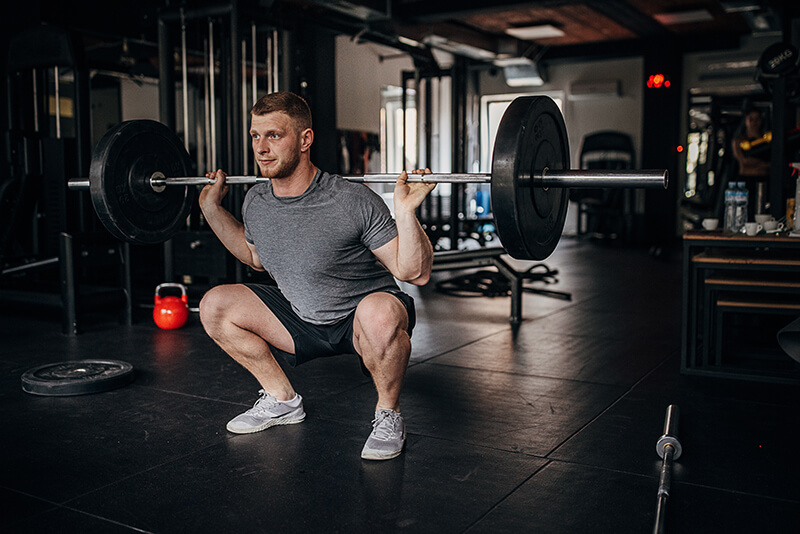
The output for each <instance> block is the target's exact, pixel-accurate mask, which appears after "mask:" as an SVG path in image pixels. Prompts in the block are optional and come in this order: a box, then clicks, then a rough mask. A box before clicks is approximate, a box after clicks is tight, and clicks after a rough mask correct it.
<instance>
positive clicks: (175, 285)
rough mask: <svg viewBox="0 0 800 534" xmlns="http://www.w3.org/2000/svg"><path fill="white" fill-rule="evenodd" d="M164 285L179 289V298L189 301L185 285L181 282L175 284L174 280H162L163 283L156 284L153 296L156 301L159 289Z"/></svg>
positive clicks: (159, 295) (159, 294)
mask: <svg viewBox="0 0 800 534" xmlns="http://www.w3.org/2000/svg"><path fill="white" fill-rule="evenodd" d="M165 287H171V288H175V289H180V290H181V300H182V301H183V302H186V303H188V302H189V297H188V296H186V286H185V285H183V284H176V283H175V282H164V283H163V284H158V286H156V296H155V299H156V302H158V301H159V299H160V298H161V290H162V289H163V288H165Z"/></svg>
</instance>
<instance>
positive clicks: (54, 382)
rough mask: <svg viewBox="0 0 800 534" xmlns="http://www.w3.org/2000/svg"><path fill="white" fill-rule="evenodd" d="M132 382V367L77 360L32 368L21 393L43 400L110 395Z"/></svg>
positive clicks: (108, 362)
mask: <svg viewBox="0 0 800 534" xmlns="http://www.w3.org/2000/svg"><path fill="white" fill-rule="evenodd" d="M132 380H133V366H132V365H131V364H129V363H127V362H121V361H116V360H76V361H68V362H59V363H51V364H47V365H41V366H39V367H34V368H33V369H30V370H28V371H26V372H25V373H24V374H23V375H22V390H23V391H25V392H26V393H33V394H34V395H44V396H46V397H66V396H71V395H86V394H87V393H100V392H102V391H109V390H111V389H115V388H118V387H121V386H124V385H126V384H129V383H130V382H131V381H132Z"/></svg>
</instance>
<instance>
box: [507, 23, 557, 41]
mask: <svg viewBox="0 0 800 534" xmlns="http://www.w3.org/2000/svg"><path fill="white" fill-rule="evenodd" d="M506 33H507V34H508V35H510V36H512V37H516V38H517V39H522V40H523V41H533V40H535V39H550V38H553V37H564V36H565V35H566V34H565V33H564V32H563V31H561V30H560V29H558V28H556V27H555V26H553V25H552V24H540V25H539V26H524V27H521V28H508V29H507V30H506Z"/></svg>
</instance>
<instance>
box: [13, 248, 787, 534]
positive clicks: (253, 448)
mask: <svg viewBox="0 0 800 534" xmlns="http://www.w3.org/2000/svg"><path fill="white" fill-rule="evenodd" d="M676 256H677V255H673V257H671V258H667V259H655V258H653V257H652V256H651V255H649V254H648V252H647V251H646V250H641V249H635V248H631V249H629V248H620V247H603V246H598V245H596V244H593V243H591V242H588V241H579V240H575V239H568V238H564V239H562V241H561V243H560V244H559V247H558V249H557V250H556V252H555V253H554V254H553V255H552V256H551V257H550V258H548V260H547V261H546V262H545V263H546V264H547V265H549V266H550V267H551V268H553V269H557V270H558V271H559V274H558V280H559V281H558V283H557V284H552V285H548V286H546V288H547V289H552V290H558V291H567V292H570V293H571V294H572V300H570V301H566V300H561V299H556V298H551V297H547V296H542V295H536V294H526V295H525V297H524V316H525V318H526V320H525V321H524V322H523V323H522V324H521V325H520V326H519V328H518V329H516V330H515V329H513V328H512V327H511V326H510V325H509V323H508V313H509V299H508V298H459V297H454V296H449V295H442V294H440V293H437V292H436V291H435V288H434V284H430V285H428V286H426V287H424V288H415V287H408V288H406V289H407V290H408V291H409V292H410V293H411V294H412V295H413V296H414V297H415V299H416V301H417V311H418V315H419V321H418V325H417V328H416V330H415V332H414V337H413V345H414V348H413V353H412V362H411V365H410V367H409V369H408V375H407V380H406V385H405V389H404V394H403V400H402V411H403V413H404V415H405V418H406V424H407V429H408V441H407V445H406V451H405V453H404V454H403V455H401V456H400V457H399V458H397V459H395V460H391V461H386V462H369V461H363V460H361V459H360V456H359V453H360V451H361V447H362V446H363V443H364V441H365V440H366V438H367V435H368V434H369V431H370V429H371V425H370V423H371V418H372V412H373V408H374V402H375V394H374V390H373V387H372V385H371V382H370V381H369V380H368V379H367V378H365V377H364V376H363V375H362V374H361V372H360V370H359V365H358V362H357V359H356V358H355V357H354V356H352V355H349V356H348V355H345V356H339V357H335V358H331V359H327V360H316V361H314V362H311V363H310V364H308V365H306V366H303V367H299V368H296V369H292V370H290V371H289V376H290V378H291V379H292V381H293V383H294V384H295V387H296V389H297V390H298V392H300V393H301V394H302V395H303V396H304V398H305V408H306V412H307V414H308V415H307V418H306V420H305V422H303V423H302V424H298V425H291V426H285V427H275V428H272V429H268V430H266V431H264V432H261V433H258V434H251V435H233V434H229V433H228V432H227V431H226V430H225V424H226V422H227V421H228V420H229V419H230V418H232V417H234V416H235V415H237V414H239V413H240V412H242V411H244V410H246V409H247V408H248V407H250V406H251V405H252V403H253V402H254V401H255V400H256V398H257V390H258V389H259V388H258V385H257V383H256V382H255V381H254V379H253V378H252V377H251V376H250V375H249V374H248V373H247V372H245V371H244V370H243V369H242V368H240V367H238V366H237V365H236V364H235V363H234V362H233V361H232V360H230V359H229V358H228V357H227V356H226V355H225V354H224V353H222V352H221V351H220V350H219V349H218V348H217V347H216V346H215V345H214V344H213V342H212V341H211V340H210V339H209V338H208V337H207V336H206V335H205V333H204V332H203V329H202V327H201V326H200V324H199V321H198V320H197V318H196V317H193V318H192V319H191V320H190V323H189V324H187V326H185V327H184V328H182V329H180V330H175V331H162V330H159V329H157V328H156V327H155V326H154V325H153V323H152V321H147V320H146V319H144V320H141V321H138V322H137V323H136V324H135V325H134V326H133V327H131V328H127V327H121V326H119V325H118V324H116V323H114V322H113V321H109V320H105V321H102V320H101V321H98V322H96V323H92V324H90V325H89V326H88V328H87V330H86V331H85V332H84V333H82V334H81V335H79V336H77V337H75V338H69V337H66V336H63V335H62V334H61V333H60V324H59V323H58V321H45V320H38V319H33V318H30V317H15V316H6V317H3V319H2V322H1V323H0V335H2V342H0V344H1V345H2V355H1V356H0V369H2V375H1V376H0V399H2V402H1V403H0V413H2V421H3V432H4V435H5V436H6V438H5V439H4V440H3V441H4V443H5V445H4V446H3V449H4V453H3V454H2V469H0V502H2V507H3V510H2V513H0V531H3V532H81V533H87V532H120V533H123V532H157V533H171V532H191V533H199V532H213V533H219V532H278V531H282V532H326V533H327V532H347V533H352V532H395V531H403V532H437V533H450V532H469V533H479V532H492V533H496V532H536V533H551V532H552V533H582V532H595V533H606V532H607V533H615V534H619V533H627V532H630V533H643V532H650V531H652V528H653V521H654V516H655V505H656V492H657V489H658V481H659V480H658V477H659V471H660V467H661V460H660V458H659V457H658V456H657V454H656V449H655V444H656V441H657V440H658V438H659V436H660V435H661V433H662V430H663V425H664V416H665V412H666V408H667V406H668V405H670V404H676V405H678V406H679V408H680V423H679V438H680V441H681V443H682V446H683V454H682V456H681V457H680V459H679V460H678V461H677V462H676V463H675V465H674V467H673V484H672V491H671V495H670V499H669V503H668V505H667V515H666V526H667V532H681V533H693V532H698V533H699V532H702V533H706V534H707V533H715V532H725V533H729V532H770V533H782V532H797V528H798V525H799V524H800V484H798V483H797V481H798V479H799V477H798V475H800V462H798V455H797V450H798V447H797V443H796V440H797V437H798V435H800V431H799V430H800V428H798V427H800V402H798V401H800V391H798V389H800V388H797V387H793V386H785V385H770V384H759V383H752V382H742V381H731V380H725V379H707V378H703V379H701V378H697V377H687V376H683V375H681V374H680V372H679V368H680V323H681V291H680V288H681V263H680V259H679V258H678V257H676ZM457 274H459V273H457V272H442V273H436V274H435V280H444V279H448V278H451V277H453V276H455V275H457ZM538 287H544V286H543V285H542V284H539V285H538ZM88 358H106V359H116V360H123V361H127V362H129V363H131V364H133V366H134V368H135V373H136V377H135V381H134V382H133V383H131V384H130V385H128V386H125V387H122V388H119V389H115V390H113V391H108V392H105V393H98V394H93V395H83V396H73V397H42V396H34V395H30V394H27V393H24V392H23V391H22V390H21V387H20V377H21V375H22V373H23V372H24V371H25V370H27V369H30V368H32V367H35V366H38V365H42V364H45V363H50V362H58V361H64V360H70V359H88Z"/></svg>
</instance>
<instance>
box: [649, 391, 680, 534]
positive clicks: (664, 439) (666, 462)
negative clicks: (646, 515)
mask: <svg viewBox="0 0 800 534" xmlns="http://www.w3.org/2000/svg"><path fill="white" fill-rule="evenodd" d="M679 414H680V411H679V409H678V406H677V405H675V404H670V405H669V406H667V415H666V416H665V417H664V434H662V436H661V437H660V438H658V441H657V442H656V453H658V456H659V457H661V476H660V478H659V481H658V500H657V503H656V519H655V523H654V524H653V534H663V533H664V518H665V517H666V512H667V499H669V491H670V486H671V484H672V462H673V461H674V460H677V459H678V458H680V456H681V453H682V452H683V447H681V442H680V441H678V417H679Z"/></svg>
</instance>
